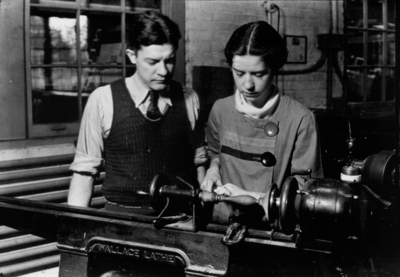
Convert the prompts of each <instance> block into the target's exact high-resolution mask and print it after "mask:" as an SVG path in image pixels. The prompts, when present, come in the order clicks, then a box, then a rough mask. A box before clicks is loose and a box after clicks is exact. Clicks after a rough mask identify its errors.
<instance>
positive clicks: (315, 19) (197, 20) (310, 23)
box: [186, 0, 343, 108]
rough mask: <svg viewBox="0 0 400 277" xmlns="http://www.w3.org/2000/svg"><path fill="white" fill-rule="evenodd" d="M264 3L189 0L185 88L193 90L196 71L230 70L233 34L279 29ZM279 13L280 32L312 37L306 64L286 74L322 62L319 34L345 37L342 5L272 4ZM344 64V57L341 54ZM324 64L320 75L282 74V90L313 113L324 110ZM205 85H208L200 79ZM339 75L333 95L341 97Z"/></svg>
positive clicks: (284, 1)
mask: <svg viewBox="0 0 400 277" xmlns="http://www.w3.org/2000/svg"><path fill="white" fill-rule="evenodd" d="M263 2H265V1H253V0H247V1H243V0H242V1H237V0H223V1H217V0H186V73H187V75H186V84H187V85H188V86H192V85H193V78H194V75H193V67H194V66H214V67H227V64H226V62H225V58H224V55H223V49H224V47H225V44H226V42H227V41H228V39H229V37H230V35H231V34H232V32H233V31H234V30H235V29H236V28H238V27H239V26H241V25H242V24H244V23H247V22H251V21H256V20H265V21H267V22H270V23H271V25H272V26H273V27H274V28H277V25H278V13H277V12H274V13H266V12H265V9H264V7H263V5H262V4H263ZM268 2H270V3H274V4H276V5H278V7H279V8H280V20H279V33H280V34H281V35H296V36H306V37H307V63H306V64H287V65H285V66H284V68H283V70H291V71H292V70H303V69H305V68H308V67H310V66H312V65H313V64H314V63H315V62H317V61H318V59H319V58H320V57H321V54H322V52H321V50H319V49H318V48H317V46H318V45H317V44H318V41H317V35H318V34H327V33H330V32H332V33H338V32H339V33H342V29H343V27H342V25H343V18H342V16H343V3H342V2H343V1H342V0H338V1H333V0H332V1H328V0H327V1H320V0H315V1H308V0H301V1H300V0H297V1H289V0H280V1H268ZM338 58H339V63H340V64H342V63H343V57H342V53H339V55H338ZM326 64H327V63H326V62H325V64H324V65H323V66H322V67H321V68H320V69H319V70H317V71H316V72H313V73H307V74H293V75H281V76H279V77H278V86H279V87H280V88H281V89H282V90H284V91H285V93H287V94H288V95H290V96H292V97H293V98H295V99H297V100H298V101H299V102H301V103H303V104H305V105H306V106H308V107H310V108H325V107H326V100H327V97H326V95H327V72H326V71H327V70H326V68H327V67H326ZM201 81H206V80H201ZM341 94H342V89H341V85H340V82H339V80H338V77H337V75H336V74H335V73H334V74H333V95H334V96H336V97H337V96H341Z"/></svg>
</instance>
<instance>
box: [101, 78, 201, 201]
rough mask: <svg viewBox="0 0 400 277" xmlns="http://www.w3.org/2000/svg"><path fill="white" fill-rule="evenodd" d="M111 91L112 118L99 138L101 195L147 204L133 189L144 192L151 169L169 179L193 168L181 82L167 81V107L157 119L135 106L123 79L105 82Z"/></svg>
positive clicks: (192, 152)
mask: <svg viewBox="0 0 400 277" xmlns="http://www.w3.org/2000/svg"><path fill="white" fill-rule="evenodd" d="M111 91H112V96H113V102H114V117H113V122H112V126H111V130H110V134H109V136H108V138H107V140H106V142H105V160H106V163H105V169H106V177H105V180H104V183H103V194H104V197H105V198H106V199H107V200H108V201H110V202H114V203H118V204H123V205H135V206H136V205H141V206H147V205H148V204H149V202H150V198H149V196H148V195H144V196H143V195H140V194H138V193H137V190H140V191H144V192H148V191H149V186H150V183H151V180H152V179H153V177H154V176H155V175H156V174H159V173H163V174H166V175H167V176H168V177H169V179H170V180H175V177H176V176H177V175H179V176H182V175H183V174H186V173H187V172H195V170H193V169H194V168H195V166H194V150H193V147H192V146H191V144H190V140H189V132H190V122H189V119H188V116H187V110H186V105H185V100H184V95H183V91H182V87H181V85H180V84H179V83H177V82H172V83H171V86H170V95H171V102H172V107H169V108H168V110H167V112H166V113H165V114H164V115H163V117H162V118H161V119H160V120H159V121H150V120H149V119H147V118H146V117H145V116H144V115H143V114H142V113H141V112H140V110H139V109H138V108H136V107H135V104H134V101H133V100H132V98H131V96H130V94H129V91H128V89H127V88H126V85H125V80H124V79H121V80H117V81H115V82H113V83H111ZM192 175H193V174H192Z"/></svg>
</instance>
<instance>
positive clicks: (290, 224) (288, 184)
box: [279, 176, 299, 234]
mask: <svg viewBox="0 0 400 277" xmlns="http://www.w3.org/2000/svg"><path fill="white" fill-rule="evenodd" d="M298 189H299V184H298V183H297V180H296V178H294V177H292V176H290V177H288V178H287V179H286V181H285V183H284V184H283V186H282V191H281V196H280V206H279V225H280V228H281V230H282V232H283V233H285V234H292V233H293V232H294V229H295V227H296V210H295V199H296V195H297V190H298Z"/></svg>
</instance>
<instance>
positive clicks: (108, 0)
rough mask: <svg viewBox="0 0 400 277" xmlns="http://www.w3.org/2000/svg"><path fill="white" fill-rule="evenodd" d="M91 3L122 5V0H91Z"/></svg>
mask: <svg viewBox="0 0 400 277" xmlns="http://www.w3.org/2000/svg"><path fill="white" fill-rule="evenodd" d="M89 3H90V4H101V5H110V6H121V0H90V1H89Z"/></svg>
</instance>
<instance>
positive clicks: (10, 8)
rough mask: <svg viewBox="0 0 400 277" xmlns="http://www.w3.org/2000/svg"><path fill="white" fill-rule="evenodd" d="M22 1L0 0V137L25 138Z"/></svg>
mask: <svg viewBox="0 0 400 277" xmlns="http://www.w3.org/2000/svg"><path fill="white" fill-rule="evenodd" d="M23 5H24V1H15V0H4V1H0V37H1V39H0V64H1V68H0V84H1V88H0V104H1V109H0V126H1V129H0V141H1V140H9V139H23V138H25V131H26V130H25V129H26V114H25V105H26V103H25V102H26V97H25V63H24V58H25V53H24V39H23V38H24V28H23V26H24V16H23V14H24V13H23ZM9 57H11V58H9Z"/></svg>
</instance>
